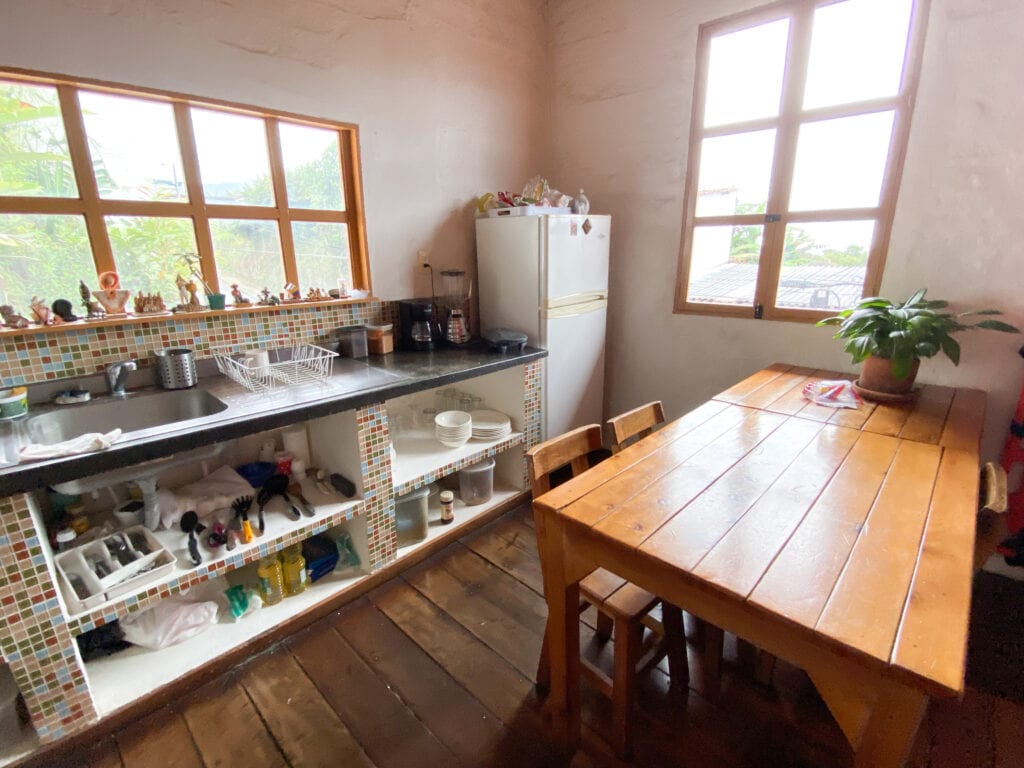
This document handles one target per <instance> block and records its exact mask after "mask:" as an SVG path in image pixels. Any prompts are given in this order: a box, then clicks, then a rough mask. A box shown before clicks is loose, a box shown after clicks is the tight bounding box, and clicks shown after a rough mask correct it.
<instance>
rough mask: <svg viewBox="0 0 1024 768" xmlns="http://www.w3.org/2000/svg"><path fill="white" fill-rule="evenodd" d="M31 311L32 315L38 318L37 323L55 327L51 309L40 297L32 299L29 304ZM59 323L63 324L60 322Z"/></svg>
mask: <svg viewBox="0 0 1024 768" xmlns="http://www.w3.org/2000/svg"><path fill="white" fill-rule="evenodd" d="M29 309H31V310H32V314H33V315H35V316H36V322H37V323H39V324H40V325H53V323H54V321H53V315H52V314H51V313H50V308H49V307H48V306H46V302H45V301H43V300H42V299H40V298H39V297H38V296H33V297H32V302H31V303H30V304H29ZM57 322H62V321H60V320H58V321H57Z"/></svg>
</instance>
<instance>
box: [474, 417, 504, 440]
mask: <svg viewBox="0 0 1024 768" xmlns="http://www.w3.org/2000/svg"><path fill="white" fill-rule="evenodd" d="M469 415H470V416H471V417H472V419H473V437H475V438H476V439H477V440H500V439H501V438H503V437H508V436H509V435H511V434H512V420H511V419H510V418H509V417H508V416H506V415H505V414H504V413H501V412H499V411H473V412H472V413H470V414H469Z"/></svg>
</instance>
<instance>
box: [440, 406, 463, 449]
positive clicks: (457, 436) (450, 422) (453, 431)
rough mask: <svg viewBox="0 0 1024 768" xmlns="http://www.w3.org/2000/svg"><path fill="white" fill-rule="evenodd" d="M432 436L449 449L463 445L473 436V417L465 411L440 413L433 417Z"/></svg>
mask: <svg viewBox="0 0 1024 768" xmlns="http://www.w3.org/2000/svg"><path fill="white" fill-rule="evenodd" d="M434 434H435V435H436V436H437V439H438V440H439V441H440V442H441V444H442V445H446V446H448V447H449V448H458V447H459V446H460V445H465V444H466V443H468V442H469V438H471V437H472V436H473V417H472V416H470V415H469V414H468V413H466V412H465V411H442V412H441V413H439V414H437V416H435V417H434Z"/></svg>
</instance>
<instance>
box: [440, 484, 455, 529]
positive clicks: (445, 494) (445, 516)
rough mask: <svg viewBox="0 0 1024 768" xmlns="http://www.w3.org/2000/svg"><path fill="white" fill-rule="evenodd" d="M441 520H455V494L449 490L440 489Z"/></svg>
mask: <svg viewBox="0 0 1024 768" xmlns="http://www.w3.org/2000/svg"><path fill="white" fill-rule="evenodd" d="M441 522H442V523H444V524H445V525H448V523H453V522H455V494H454V493H452V492H451V491H441Z"/></svg>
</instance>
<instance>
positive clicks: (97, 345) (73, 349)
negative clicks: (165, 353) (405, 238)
mask: <svg viewBox="0 0 1024 768" xmlns="http://www.w3.org/2000/svg"><path fill="white" fill-rule="evenodd" d="M395 316H396V304H395V303H394V302H379V301H366V302H359V303H356V304H311V305H300V306H293V307H282V308H280V309H274V310H262V311H258V312H257V311H254V312H242V311H239V312H237V313H236V312H232V313H230V314H223V315H222V314H216V315H176V316H172V317H161V318H154V319H152V320H148V321H133V322H131V323H125V324H123V325H110V326H97V327H91V328H90V327H82V328H75V329H73V330H70V329H69V330H59V331H58V330H53V331H43V332H38V333H29V334H21V335H17V334H15V333H14V332H11V331H0V381H2V382H3V385H4V386H7V387H11V386H15V385H18V384H34V383H37V382H41V381H52V380H56V379H66V378H73V377H75V376H90V375H93V374H95V373H99V372H102V371H103V370H104V369H105V368H106V367H107V366H108V365H110V364H111V363H115V362H117V361H118V360H124V359H126V358H131V359H133V360H138V361H139V364H140V365H142V366H143V367H146V366H149V365H152V363H153V352H155V351H156V350H158V349H164V348H166V347H191V348H193V349H194V350H195V352H196V356H197V357H199V358H205V357H211V356H212V354H213V351H214V350H215V349H216V348H218V347H223V346H230V347H232V348H233V349H234V350H238V349H254V348H256V347H261V348H263V349H277V348H280V347H287V346H292V345H294V344H297V343H299V342H304V341H307V342H308V341H312V342H313V343H316V342H317V341H321V342H322V341H324V340H326V339H327V338H328V337H329V336H330V334H331V331H333V330H334V329H335V328H337V327H339V326H343V325H354V324H357V323H371V322H377V323H379V322H394V319H395Z"/></svg>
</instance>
